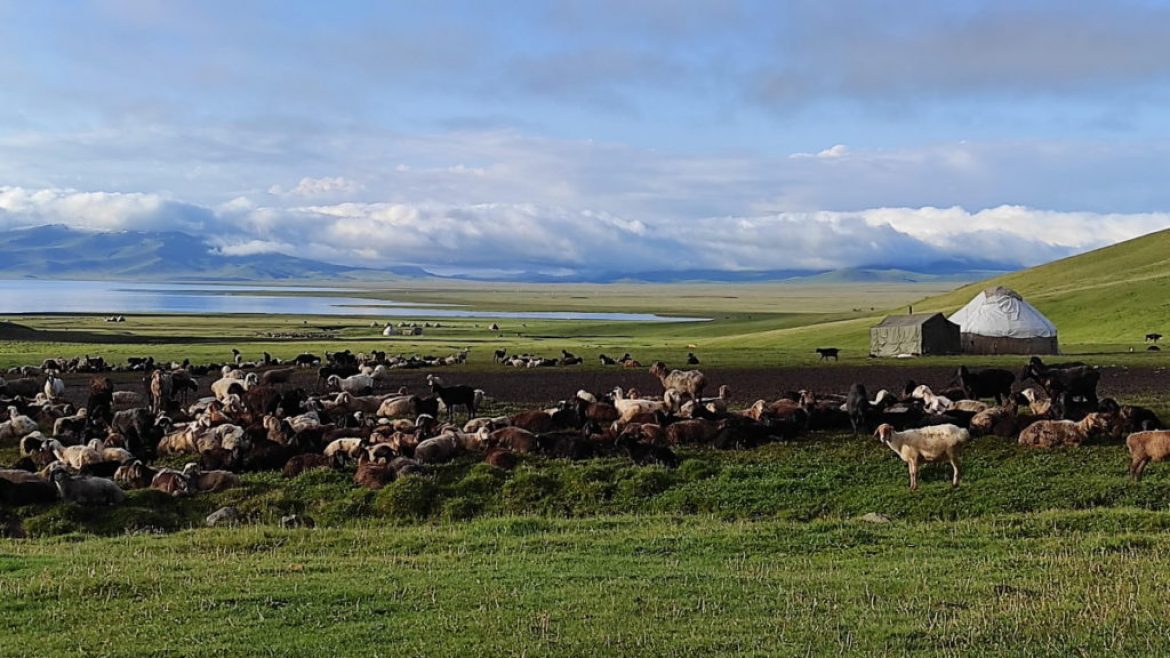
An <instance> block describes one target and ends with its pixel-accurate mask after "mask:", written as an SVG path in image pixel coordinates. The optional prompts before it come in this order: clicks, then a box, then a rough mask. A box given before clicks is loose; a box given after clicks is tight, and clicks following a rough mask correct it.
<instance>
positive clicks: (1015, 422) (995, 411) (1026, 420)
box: [968, 400, 1041, 437]
mask: <svg viewBox="0 0 1170 658" xmlns="http://www.w3.org/2000/svg"><path fill="white" fill-rule="evenodd" d="M1037 420H1041V419H1040V418H1036V417H1034V416H1020V414H1019V407H1018V405H1016V403H1015V402H1012V401H1010V400H1009V401H1008V403H1007V404H1005V405H1004V406H1002V407H991V408H990V409H987V410H985V411H980V412H979V413H977V414H975V415H974V416H972V417H971V422H970V423H968V427H969V429H970V430H971V433H972V434H974V435H975V436H1008V437H1010V436H1016V435H1017V434H1019V433H1020V430H1021V429H1023V428H1024V427H1027V426H1028V425H1031V424H1032V423H1033V422H1035V421H1037ZM1021 423H1023V424H1021Z"/></svg>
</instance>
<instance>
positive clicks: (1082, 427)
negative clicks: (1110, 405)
mask: <svg viewBox="0 0 1170 658" xmlns="http://www.w3.org/2000/svg"><path fill="white" fill-rule="evenodd" d="M1108 429H1109V422H1108V421H1107V420H1106V418H1105V417H1104V416H1102V415H1101V414H1099V413H1091V414H1089V415H1087V416H1085V417H1084V418H1083V419H1082V420H1080V421H1079V422H1073V421H1071V420H1038V421H1036V422H1034V423H1032V424H1031V425H1029V426H1027V427H1025V428H1024V431H1022V432H1020V438H1019V443H1020V445H1025V446H1033V447H1036V448H1052V447H1056V446H1079V445H1081V444H1082V443H1084V442H1085V441H1086V440H1087V439H1088V438H1089V437H1090V436H1092V435H1093V434H1094V433H1096V432H1103V431H1107V430H1108Z"/></svg>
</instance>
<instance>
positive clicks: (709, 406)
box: [0, 351, 1170, 505]
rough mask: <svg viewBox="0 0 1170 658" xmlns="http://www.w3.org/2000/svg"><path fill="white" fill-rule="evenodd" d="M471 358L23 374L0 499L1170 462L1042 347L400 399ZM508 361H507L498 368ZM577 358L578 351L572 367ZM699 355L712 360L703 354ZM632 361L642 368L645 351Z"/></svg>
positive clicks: (17, 377)
mask: <svg viewBox="0 0 1170 658" xmlns="http://www.w3.org/2000/svg"><path fill="white" fill-rule="evenodd" d="M466 358H467V353H466V352H461V353H459V354H456V355H453V356H450V357H393V356H389V357H388V356H387V355H386V354H384V353H381V352H378V353H373V354H352V353H350V352H349V351H343V352H334V353H329V352H327V353H326V355H325V358H324V359H321V358H319V357H316V356H315V355H311V354H301V355H298V356H297V357H296V358H294V359H291V360H289V361H288V362H286V363H281V362H278V361H277V360H275V359H272V358H271V357H270V356H269V355H267V354H265V355H264V358H263V359H262V360H260V361H257V362H254V363H252V362H245V361H244V360H243V359H242V357H241V355H240V354H239V353H238V352H234V358H233V361H232V362H231V363H228V364H209V365H205V366H194V365H192V364H190V363H189V362H184V363H182V364H178V363H171V364H159V363H156V362H155V361H154V360H153V359H150V358H143V359H132V360H130V361H129V362H128V363H127V364H126V365H125V366H120V367H119V368H118V369H123V370H134V371H141V372H142V382H143V385H142V391H141V392H138V391H131V390H121V391H119V390H115V387H114V385H113V383H112V382H111V380H110V378H109V377H108V376H106V374H105V373H106V372H108V371H109V370H112V369H114V368H112V367H110V366H108V365H107V364H106V363H105V362H104V361H102V360H101V359H97V358H91V357H88V356H86V357H84V358H82V359H73V360H68V361H66V360H51V361H46V362H45V363H43V364H42V365H41V366H39V367H34V366H26V367H23V368H17V369H13V370H10V371H9V376H10V377H11V378H10V379H7V380H6V379H3V378H0V403H2V406H3V408H4V409H5V411H4V412H3V413H2V414H0V418H2V419H3V420H2V422H0V445H12V444H14V443H15V444H16V445H19V451H20V458H19V460H18V461H17V462H16V463H15V464H12V465H11V467H10V468H6V469H0V502H3V503H5V504H9V505H25V504H47V503H53V502H56V501H58V500H66V501H70V502H73V503H77V504H80V505H109V504H118V503H120V502H122V501H123V500H124V499H125V494H124V490H125V489H134V488H147V487H149V488H154V489H157V490H160V491H163V492H166V493H167V494H170V495H174V496H192V495H198V494H200V493H203V492H215V491H222V490H224V489H228V488H231V487H235V486H238V485H239V484H240V477H239V475H238V474H239V473H242V472H255V471H264V470H279V471H281V472H282V473H283V475H284V476H286V477H296V476H297V475H299V474H300V473H303V472H305V471H306V470H309V469H316V468H329V469H352V471H353V481H354V483H355V485H356V486H362V487H368V488H371V489H378V488H381V487H383V486H385V485H386V484H387V483H389V482H390V481H392V480H394V479H395V478H398V477H403V476H406V475H425V474H426V473H427V472H428V470H429V469H430V468H433V467H434V466H435V465H437V464H442V463H444V462H448V461H451V460H453V459H455V458H457V457H460V456H463V455H477V456H478V457H479V458H482V459H483V460H484V461H486V462H488V463H490V464H492V465H493V466H496V467H499V468H504V469H510V468H513V467H515V465H516V464H517V463H518V455H523V454H528V453H537V454H543V455H547V456H552V457H558V458H567V459H589V458H593V457H599V456H620V457H624V458H628V459H630V460H632V461H633V462H635V463H638V464H644V465H645V464H659V465H663V466H666V467H673V466H675V465H676V464H677V457H676V455H675V452H674V449H675V448H676V447H677V446H681V445H707V446H711V447H714V448H716V449H750V448H753V447H756V446H759V445H762V444H765V443H769V442H773V441H780V440H789V439H792V438H794V437H796V436H797V435H799V434H801V433H805V432H808V431H819V430H850V429H851V430H852V431H853V432H854V433H855V434H859V433H862V432H865V433H869V432H871V431H872V432H873V436H874V438H875V439H877V440H878V441H880V442H882V443H883V444H885V445H886V446H888V447H889V448H890V449H891V450H893V451H894V452H895V453H896V454H897V455H898V456H899V457H900V458H901V459H902V460H903V461H905V462H906V463H907V465H908V467H909V472H910V488H911V489H915V488H917V485H918V470H919V467H920V465H921V464H923V463H931V462H947V463H949V464H950V465H951V466H952V468H953V478H952V484H953V485H954V486H958V485H959V482H960V462H959V456H960V451H961V450H962V447H963V446H964V445H965V444H966V443H968V442H969V441H970V440H971V438H972V437H973V436H980V435H996V436H1002V437H1009V436H1015V437H1017V440H1018V442H1019V443H1021V444H1024V445H1029V446H1035V447H1052V446H1076V445H1080V444H1082V443H1084V442H1085V441H1087V440H1089V439H1090V438H1091V437H1093V436H1094V435H1102V436H1105V437H1113V438H1115V439H1120V438H1121V437H1122V436H1126V439H1125V442H1126V445H1127V446H1128V448H1129V451H1130V456H1131V464H1130V473H1131V474H1132V475H1133V477H1135V478H1140V477H1141V475H1142V473H1143V471H1144V469H1145V468H1146V466H1147V465H1148V464H1149V463H1150V462H1151V461H1161V460H1164V459H1166V458H1167V457H1170V432H1168V431H1165V430H1163V429H1162V427H1163V425H1162V423H1161V421H1160V419H1158V418H1157V416H1156V415H1155V414H1154V413H1153V412H1151V411H1150V410H1148V409H1145V408H1142V407H1135V406H1130V405H1126V406H1122V405H1119V404H1118V403H1116V402H1115V401H1113V400H1111V399H1108V398H1106V399H1099V398H1098V396H1097V390H1096V389H1097V383H1098V381H1099V378H1100V375H1099V373H1098V371H1097V370H1096V369H1095V368H1092V367H1091V366H1087V365H1085V364H1081V363H1069V364H1045V363H1044V362H1043V361H1041V360H1040V359H1039V358H1036V357H1033V358H1032V359H1031V360H1030V361H1029V362H1028V364H1027V365H1026V366H1025V368H1024V371H1023V373H1022V374H1021V379H1022V380H1024V381H1032V382H1033V383H1034V385H1033V386H1032V387H1030V388H1025V389H1024V390H1023V391H1021V392H1019V393H1013V385H1014V384H1015V383H1016V376H1015V375H1014V374H1013V373H1011V372H1009V371H1007V370H1002V369H995V368H991V369H985V370H981V371H971V370H969V369H967V368H965V367H963V368H960V369H959V370H958V372H957V374H956V377H955V379H954V380H953V381H952V382H951V383H949V384H947V386H946V387H939V388H937V389H934V388H931V387H930V386H928V385H925V384H919V383H917V382H908V383H907V385H906V386H905V388H904V389H903V390H902V391H900V392H897V393H893V392H890V391H887V390H882V391H879V392H878V393H877V394H876V395H875V396H873V397H872V398H871V397H870V396H869V394H868V392H867V391H866V390H865V387H864V386H863V385H861V384H854V385H853V387H852V388H851V389H850V391H849V392H848V393H846V394H841V395H825V394H821V395H817V394H814V393H812V392H809V391H794V392H791V393H789V394H787V395H784V396H781V397H780V398H778V399H775V400H771V401H768V400H758V401H756V402H755V403H753V404H751V405H749V406H748V407H747V408H745V409H741V410H735V409H732V408H731V391H730V389H729V388H728V387H727V386H721V387H719V389H718V392H717V394H716V395H714V396H708V381H707V378H706V376H705V375H704V374H703V373H702V372H701V371H699V370H693V369H692V370H678V369H673V368H670V367H669V366H667V365H666V364H665V363H663V362H661V361H656V362H654V363H653V364H652V365H651V366H650V367H649V372H650V373H651V374H652V375H654V377H655V378H656V379H657V380H658V382H659V384H660V385H661V391H660V392H656V393H654V394H643V393H642V392H639V391H636V390H633V389H627V390H623V389H622V388H620V387H618V388H615V389H614V390H612V391H600V392H589V391H584V390H581V391H578V392H577V393H576V394H575V395H573V396H572V397H571V398H569V399H567V400H563V401H561V402H558V403H556V404H554V405H552V406H550V407H548V408H545V409H533V410H527V411H521V412H518V413H511V414H507V415H498V416H488V415H480V411H481V410H482V409H483V408H484V406H485V403H487V402H488V401H489V400H488V398H487V395H486V393H485V392H484V391H483V390H479V389H475V388H472V387H469V386H463V385H456V384H448V383H446V382H444V380H443V379H442V378H440V377H438V376H436V375H434V374H430V375H428V376H427V385H428V389H429V390H427V391H423V392H417V391H416V392H411V391H408V390H406V389H405V388H402V389H399V390H396V391H393V392H389V393H387V392H385V389H386V387H387V384H388V380H389V377H388V372H389V371H390V370H392V369H395V368H417V367H428V368H430V367H436V366H440V365H457V364H459V363H463V362H464V361H465V360H466ZM507 358H508V357H507V355H506V354H499V353H498V354H497V361H500V362H505V360H506V359H507ZM512 358H515V357H512ZM528 358H532V357H528ZM576 358H578V357H576V356H575V355H572V354H570V353H568V352H565V353H563V354H562V358H561V360H562V361H564V360H568V359H576ZM612 361H615V363H616V362H619V360H612ZM689 361H690V362H691V363H694V364H697V362H698V359H697V358H696V357H694V355H693V354H692V355H690V358H689ZM620 362H621V363H623V364H626V365H628V364H629V363H630V362H632V363H637V362H636V361H634V360H633V359H631V358H629V355H626V357H624V358H623V359H622V360H620ZM314 367H315V368H317V373H316V374H317V376H318V378H317V382H318V384H317V388H319V389H320V390H319V391H316V392H313V393H309V392H306V391H305V390H304V389H301V388H296V387H294V386H293V385H292V381H293V378H294V375H295V374H296V373H297V372H298V369H300V368H314ZM526 367H535V366H526ZM638 367H640V366H638ZM66 371H69V372H77V373H92V377H91V379H90V381H89V388H88V399H87V402H86V404H85V406H84V407H80V408H74V406H73V405H71V404H69V403H68V402H67V401H65V400H64V394H65V390H66V389H65V383H64V380H63V379H62V376H61V375H62V373H63V372H66ZM205 375H212V376H214V377H215V380H214V381H212V382H211V383H210V386H209V389H210V392H211V395H210V396H208V397H204V398H199V399H195V400H190V399H189V397H190V396H191V394H192V393H194V392H197V391H198V390H199V389H200V386H199V384H198V381H197V376H198V377H203V376H205ZM459 416H462V421H463V422H461V423H457V422H456V419H457V418H458V417H459ZM180 463H182V464H183V465H182V467H181V468H178V467H177V468H172V467H169V466H168V465H175V466H178V464H180Z"/></svg>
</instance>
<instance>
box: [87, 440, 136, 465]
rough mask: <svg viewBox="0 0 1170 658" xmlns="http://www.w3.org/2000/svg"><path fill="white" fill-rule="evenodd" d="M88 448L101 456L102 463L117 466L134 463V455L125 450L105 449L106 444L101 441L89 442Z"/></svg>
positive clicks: (116, 448) (112, 447)
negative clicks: (115, 464) (117, 464)
mask: <svg viewBox="0 0 1170 658" xmlns="http://www.w3.org/2000/svg"><path fill="white" fill-rule="evenodd" d="M88 445H89V447H90V448H91V449H93V450H95V451H96V452H97V453H98V454H99V455H101V458H102V461H103V462H117V463H119V464H126V463H128V462H132V461H134V455H133V454H131V452H130V451H129V450H127V449H125V448H118V447H114V446H111V447H106V444H105V443H104V442H102V440H101V439H94V440H92V441H90V442H89V444H88Z"/></svg>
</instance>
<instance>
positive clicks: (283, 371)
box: [260, 368, 297, 386]
mask: <svg viewBox="0 0 1170 658" xmlns="http://www.w3.org/2000/svg"><path fill="white" fill-rule="evenodd" d="M296 372H297V369H296V368H273V369H272V370H267V371H265V372H264V374H262V375H260V383H261V384H264V385H266V386H269V385H275V384H287V383H289V382H290V381H292V377H293V375H294V374H296Z"/></svg>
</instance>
